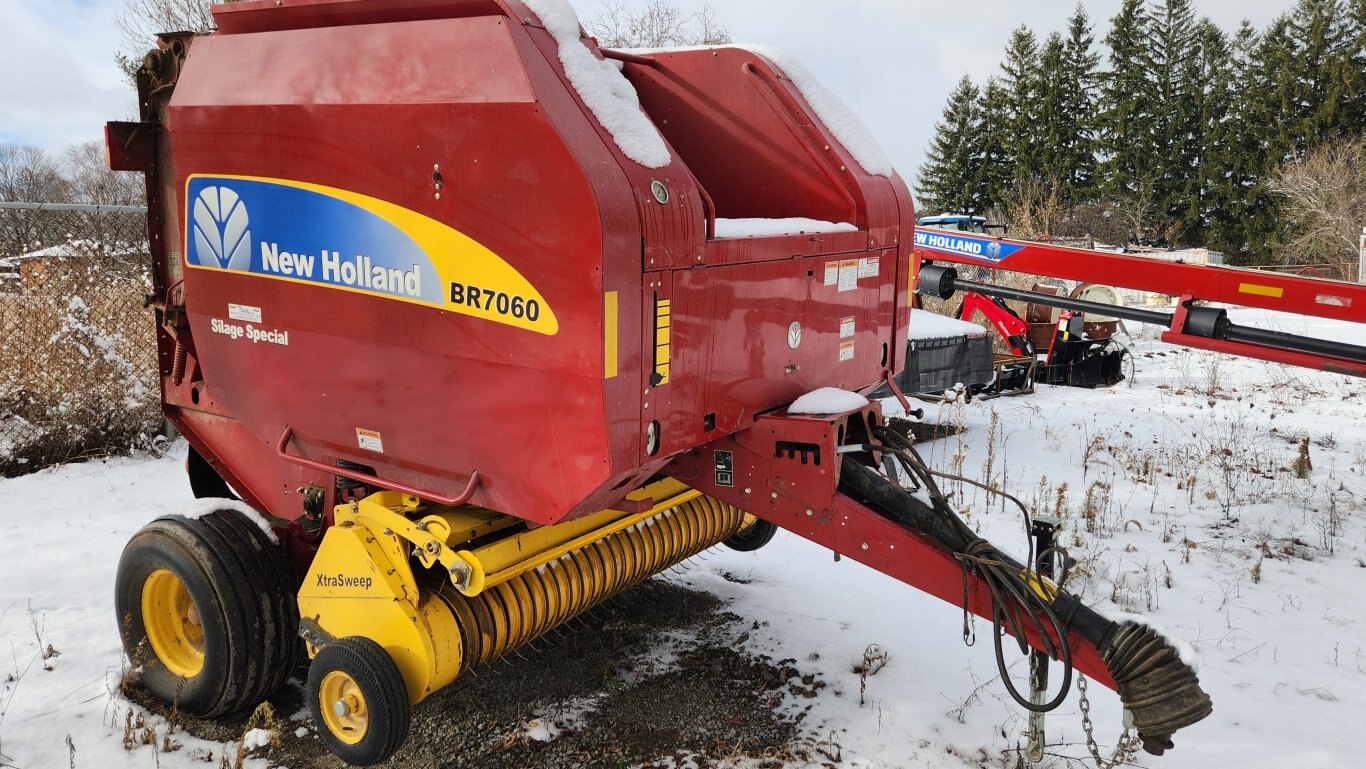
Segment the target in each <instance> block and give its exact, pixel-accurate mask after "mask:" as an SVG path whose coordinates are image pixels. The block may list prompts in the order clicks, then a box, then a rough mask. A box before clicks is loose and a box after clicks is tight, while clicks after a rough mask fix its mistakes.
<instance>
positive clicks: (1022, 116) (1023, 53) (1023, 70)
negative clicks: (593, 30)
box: [1001, 25, 1047, 180]
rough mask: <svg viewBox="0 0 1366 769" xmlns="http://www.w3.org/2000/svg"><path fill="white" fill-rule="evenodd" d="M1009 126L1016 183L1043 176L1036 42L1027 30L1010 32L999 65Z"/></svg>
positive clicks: (1037, 48)
mask: <svg viewBox="0 0 1366 769" xmlns="http://www.w3.org/2000/svg"><path fill="white" fill-rule="evenodd" d="M1001 71H1002V77H1001V87H1002V88H1004V89H1005V92H1006V95H1007V103H1008V110H1009V113H1008V119H1009V124H1010V156H1011V160H1012V161H1013V163H1014V169H1013V172H1012V176H1013V178H1014V179H1016V180H1021V179H1031V178H1036V177H1042V176H1043V175H1044V158H1045V156H1046V154H1047V150H1046V149H1045V147H1044V140H1043V128H1042V120H1041V118H1042V112H1041V105H1040V82H1039V42H1038V39H1037V38H1035V37H1034V33H1033V31H1031V30H1030V29H1029V27H1026V26H1023V25H1021V26H1020V27H1019V28H1017V29H1016V30H1015V31H1014V32H1012V33H1010V42H1009V43H1007V44H1006V56H1005V60H1004V61H1003V62H1001Z"/></svg>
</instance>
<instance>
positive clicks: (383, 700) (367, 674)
mask: <svg viewBox="0 0 1366 769" xmlns="http://www.w3.org/2000/svg"><path fill="white" fill-rule="evenodd" d="M332 673H341V674H344V675H345V676H347V677H349V678H350V680H351V683H352V684H354V686H355V687H357V688H359V690H360V692H361V694H362V695H363V697H362V699H361V702H362V703H363V704H364V710H363V713H364V717H363V719H361V720H363V722H364V724H365V725H364V727H363V731H362V732H361V736H360V738H359V740H358V741H350V740H347V739H344V738H343V737H341V736H340V735H339V734H337V733H334V731H333V729H334V728H335V724H336V723H337V721H338V720H339V719H340V718H342V717H343V716H342V714H341V713H338V712H337V711H336V710H335V707H336V703H334V702H331V701H329V702H323V701H322V698H321V696H322V689H323V685H324V681H325V680H327V679H328V677H329V674H332ZM307 695H308V709H309V712H310V713H311V714H312V715H313V723H314V724H315V725H316V726H317V728H318V734H319V735H320V736H321V737H322V740H323V744H324V745H326V746H327V749H328V750H330V751H332V753H333V754H334V755H336V756H337V757H338V758H340V759H341V760H343V761H345V762H346V763H348V764H353V765H355V766H370V765H372V764H378V763H379V762H381V761H383V760H385V759H387V758H389V757H390V756H392V755H393V754H394V752H395V751H397V750H398V749H399V747H400V746H402V745H403V741H404V739H406V738H407V736H408V720H409V716H410V708H409V706H408V687H407V686H406V685H405V684H404V683H403V674H402V673H400V672H399V670H398V665H397V664H395V663H394V660H393V658H392V657H390V656H389V653H388V652H386V651H384V648H383V647H382V646H380V645H379V644H377V643H375V642H374V641H372V640H370V639H369V638H362V637H360V636H351V637H348V638H343V639H341V640H338V641H333V642H332V643H329V644H328V645H326V646H324V647H323V648H322V649H321V650H320V651H319V652H318V656H317V657H314V658H313V664H312V665H311V666H309V669H308V691H307ZM329 699H330V698H329ZM351 704H352V705H354V704H355V703H354V702H353V703H351ZM323 708H328V710H329V712H330V713H333V714H335V715H336V717H335V718H325V717H324V713H323ZM347 715H348V716H349V715H350V713H348V714H347ZM351 740H355V737H354V735H353V736H352V738H351Z"/></svg>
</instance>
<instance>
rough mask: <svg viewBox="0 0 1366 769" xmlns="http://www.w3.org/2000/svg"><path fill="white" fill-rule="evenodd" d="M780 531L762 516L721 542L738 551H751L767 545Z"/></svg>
mask: <svg viewBox="0 0 1366 769" xmlns="http://www.w3.org/2000/svg"><path fill="white" fill-rule="evenodd" d="M777 533H778V527H777V526H775V525H773V524H771V523H769V522H768V521H765V520H764V519H762V518H756V519H754V523H752V524H750V525H749V526H744V527H742V528H741V529H740V530H739V531H737V532H735V533H734V534H732V535H730V536H729V537H727V538H725V539H724V540H722V541H721V544H723V545H725V546H726V547H728V548H730V549H731V550H734V551H736V552H738V553H751V552H753V551H755V550H758V549H759V548H761V547H763V546H764V545H767V544H768V542H769V540H771V539H773V535H774V534H777Z"/></svg>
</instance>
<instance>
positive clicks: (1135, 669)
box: [840, 427, 1212, 755]
mask: <svg viewBox="0 0 1366 769" xmlns="http://www.w3.org/2000/svg"><path fill="white" fill-rule="evenodd" d="M873 437H874V438H876V439H877V440H879V441H881V444H879V445H861V446H847V447H844V450H845V451H846V452H847V451H849V450H851V449H852V450H855V451H860V452H867V453H881V454H882V455H883V456H884V458H885V457H887V456H891V457H894V458H895V460H896V461H897V462H898V463H899V464H900V465H901V467H902V468H904V469H905V470H906V472H907V473H908V474H909V476H910V478H911V479H912V481H913V483H914V484H915V488H914V489H912V490H907V489H903V488H900V487H898V486H896V485H893V484H892V483H889V482H888V481H887V479H886V478H884V477H883V476H882V475H881V474H880V473H879V472H878V471H877V470H876V469H874V468H872V467H869V466H868V465H866V464H864V463H863V462H861V461H859V459H857V458H856V457H855V456H851V455H849V454H846V455H845V457H844V461H843V463H842V468H841V473H840V476H841V477H840V485H841V487H842V490H845V491H846V492H849V493H851V496H854V497H855V498H857V499H860V500H865V501H866V502H867V503H868V504H869V506H870V507H871V508H872V509H874V510H877V511H879V512H881V513H883V514H884V515H887V516H888V517H890V518H892V519H893V520H895V521H898V522H899V523H901V524H903V525H906V526H908V527H910V528H912V529H915V530H917V531H919V532H921V533H922V534H924V535H925V536H927V537H928V538H930V539H932V540H935V541H937V542H939V543H940V544H942V545H944V546H945V547H946V548H948V549H949V551H950V552H951V553H952V555H953V557H954V558H955V559H957V561H958V563H959V565H960V567H961V568H962V574H963V612H964V640H965V641H968V642H969V643H971V640H970V638H971V635H970V630H969V626H968V622H969V609H968V589H969V586H970V584H971V578H972V577H975V578H976V579H977V581H978V582H980V583H981V584H982V585H984V586H985V587H986V589H987V591H988V592H989V593H990V595H991V624H992V636H993V639H992V640H993V643H994V645H995V656H996V666H997V669H998V670H999V671H1000V674H1001V680H1002V681H1003V682H1004V683H1005V686H1006V689H1007V691H1009V692H1010V696H1011V697H1012V698H1013V699H1014V700H1015V701H1016V702H1017V703H1019V705H1020V706H1021V707H1023V708H1025V709H1026V710H1030V711H1033V712H1046V711H1050V710H1053V709H1055V708H1057V707H1058V706H1059V705H1061V704H1062V702H1063V700H1064V699H1066V697H1067V692H1068V690H1069V689H1070V688H1071V683H1072V677H1073V666H1072V649H1071V644H1070V643H1069V641H1068V637H1067V631H1068V630H1071V631H1073V632H1075V633H1077V634H1078V635H1079V636H1081V637H1082V638H1084V639H1086V640H1087V641H1090V642H1091V643H1093V644H1094V645H1095V647H1096V648H1097V649H1098V650H1099V651H1100V653H1101V658H1102V660H1103V661H1104V663H1105V665H1106V668H1107V669H1108V670H1109V671H1110V673H1111V676H1112V677H1113V678H1114V680H1115V682H1116V685H1117V686H1118V689H1119V694H1120V699H1121V700H1122V701H1123V702H1124V704H1125V707H1126V708H1128V709H1129V710H1130V712H1132V713H1133V715H1134V723H1135V726H1136V727H1137V729H1138V731H1139V734H1140V736H1141V737H1142V738H1143V744H1144V748H1145V750H1147V751H1148V752H1150V753H1153V754H1157V755H1160V754H1161V753H1162V752H1163V750H1165V749H1166V748H1168V747H1170V746H1171V739H1170V738H1171V735H1172V734H1173V733H1174V732H1175V731H1176V730H1177V729H1179V728H1181V727H1183V726H1187V725H1189V724H1193V723H1195V722H1196V721H1199V720H1201V719H1203V718H1204V717H1205V716H1207V715H1209V714H1210V712H1211V711H1212V705H1211V703H1210V699H1209V696H1208V695H1207V694H1205V692H1204V691H1202V690H1201V689H1200V685H1199V678H1197V677H1196V675H1195V672H1194V671H1193V670H1192V669H1191V668H1190V667H1189V666H1188V665H1186V664H1185V662H1183V661H1182V660H1181V659H1180V655H1178V654H1177V653H1176V650H1175V649H1173V648H1172V647H1171V645H1170V644H1169V643H1167V641H1166V639H1164V638H1162V637H1161V636H1160V635H1158V634H1157V633H1156V631H1153V630H1152V629H1151V628H1147V627H1145V626H1143V625H1139V624H1137V623H1134V622H1124V623H1116V622H1113V621H1111V620H1108V619H1106V618H1104V617H1102V616H1101V615H1100V614H1098V613H1097V612H1096V611H1095V610H1093V609H1091V608H1090V607H1088V606H1086V605H1084V604H1082V603H1081V601H1080V600H1078V599H1077V598H1076V597H1075V596H1073V595H1071V594H1069V593H1067V592H1065V591H1064V590H1062V589H1061V585H1062V584H1064V583H1065V582H1066V576H1067V575H1066V571H1065V570H1064V572H1063V575H1062V576H1061V577H1060V578H1059V580H1058V583H1059V584H1058V586H1054V585H1052V584H1050V583H1047V582H1044V581H1043V580H1042V579H1040V578H1039V577H1038V575H1037V574H1036V573H1035V572H1034V571H1033V570H1031V569H1028V568H1026V567H1025V566H1023V565H1022V564H1020V563H1019V562H1017V561H1016V560H1015V559H1013V558H1011V557H1010V556H1009V555H1007V554H1005V553H1004V552H1002V551H1001V550H999V549H998V548H997V547H996V546H995V545H992V544H991V543H990V542H988V541H987V540H985V539H982V538H981V537H979V536H977V534H976V532H974V531H972V529H971V528H970V527H969V526H968V525H967V523H965V522H964V521H963V519H962V518H960V517H958V515H957V514H956V513H955V512H954V510H953V508H952V506H951V505H950V504H949V502H948V499H947V498H946V497H945V496H944V494H943V493H942V492H941V491H940V490H939V487H938V485H937V484H936V483H935V477H936V476H937V477H941V478H952V479H956V480H960V481H963V482H966V483H970V484H973V485H977V486H981V487H982V488H987V490H988V491H990V492H991V493H995V494H1000V495H1002V496H1004V497H1005V498H1007V499H1009V500H1010V501H1012V502H1014V503H1015V505H1016V506H1018V507H1019V508H1020V510H1021V512H1022V513H1023V514H1024V521H1025V532H1026V540H1027V541H1029V539H1028V532H1029V514H1028V511H1027V510H1026V508H1025V506H1024V504H1023V503H1021V502H1020V501H1019V500H1018V499H1015V498H1014V497H1011V496H1010V495H1008V494H1004V493H1003V492H1000V491H998V490H996V489H991V488H988V487H986V486H983V485H982V484H979V483H977V482H976V481H973V480H971V479H967V478H962V477H961V476H954V475H950V474H947V473H940V472H937V471H934V470H931V469H930V468H929V467H928V466H927V465H926V464H925V462H924V460H923V459H921V457H920V455H919V453H918V452H916V450H915V448H914V447H913V446H912V445H911V442H910V440H909V439H908V438H907V437H906V436H905V435H903V434H901V433H898V432H896V431H895V430H891V429H887V428H885V427H879V428H874V430H873ZM922 490H923V492H924V494H923V496H924V497H925V498H926V499H928V502H927V501H926V499H922V498H921V495H919V494H916V493H913V492H919V491H922ZM1055 550H1056V551H1057V554H1058V555H1060V556H1062V557H1061V558H1059V559H1058V560H1060V561H1061V562H1062V563H1063V564H1066V563H1067V557H1066V553H1065V552H1063V551H1061V550H1060V549H1055ZM1034 560H1035V553H1033V543H1032V541H1030V554H1029V561H1030V562H1031V563H1032V562H1034ZM1029 630H1032V631H1033V633H1034V635H1035V637H1037V638H1038V639H1039V645H1040V647H1041V650H1042V651H1044V652H1045V653H1046V654H1048V656H1049V657H1050V658H1052V659H1054V660H1058V661H1060V662H1061V663H1062V665H1063V680H1062V685H1061V686H1060V687H1059V690H1058V693H1057V694H1056V695H1055V696H1054V697H1053V698H1052V699H1050V700H1049V701H1048V702H1046V703H1042V704H1036V703H1034V702H1032V701H1030V699H1029V698H1028V697H1025V696H1024V695H1023V694H1021V693H1020V691H1019V690H1018V689H1017V688H1016V686H1015V684H1014V682H1013V681H1012V680H1011V678H1010V676H1009V674H1008V670H1007V666H1006V662H1005V654H1004V649H1003V641H1004V638H1005V635H1006V633H1007V632H1009V633H1010V635H1011V636H1012V637H1014V639H1015V641H1016V644H1017V645H1018V646H1019V648H1020V651H1021V653H1025V654H1027V653H1028V652H1029V643H1028V631H1029Z"/></svg>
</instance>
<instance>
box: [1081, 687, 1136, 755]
mask: <svg viewBox="0 0 1366 769" xmlns="http://www.w3.org/2000/svg"><path fill="white" fill-rule="evenodd" d="M1077 705H1078V707H1080V708H1081V728H1082V731H1084V732H1086V749H1087V750H1089V751H1091V757H1092V758H1094V759H1095V761H1096V769H1115V767H1117V766H1123V765H1125V764H1127V763H1129V760H1130V759H1132V758H1133V754H1134V752H1135V750H1137V748H1138V745H1139V738H1138V735H1136V734H1135V735H1131V734H1130V733H1129V727H1127V726H1126V727H1124V731H1123V732H1120V734H1119V744H1117V745H1115V752H1114V753H1112V754H1111V755H1110V758H1109V760H1106V759H1104V758H1101V757H1100V746H1099V745H1097V744H1096V736H1095V734H1093V733H1092V730H1093V729H1094V726H1093V725H1092V724H1091V701H1090V700H1089V699H1087V698H1086V676H1084V675H1082V674H1081V673H1080V672H1078V673H1077Z"/></svg>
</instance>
